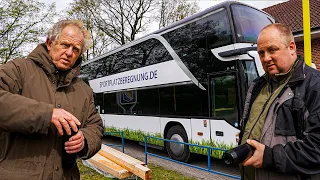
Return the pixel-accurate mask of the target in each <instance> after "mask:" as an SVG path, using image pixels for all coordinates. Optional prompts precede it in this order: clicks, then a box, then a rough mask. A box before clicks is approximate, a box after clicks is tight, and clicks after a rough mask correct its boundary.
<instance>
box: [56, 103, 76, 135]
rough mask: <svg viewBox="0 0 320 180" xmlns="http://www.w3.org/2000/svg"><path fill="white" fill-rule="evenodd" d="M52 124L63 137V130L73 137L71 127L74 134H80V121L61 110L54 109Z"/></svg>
mask: <svg viewBox="0 0 320 180" xmlns="http://www.w3.org/2000/svg"><path fill="white" fill-rule="evenodd" d="M51 123H52V124H54V126H55V127H56V128H57V130H58V133H59V134H60V135H61V136H62V135H63V129H65V131H66V133H67V134H68V135H71V129H70V126H71V128H72V130H73V131H74V132H78V127H77V125H78V126H80V125H81V123H80V121H79V120H78V119H77V118H76V117H75V116H74V115H72V114H71V113H69V112H68V111H66V110H64V109H59V108H54V109H53V112H52V117H51ZM62 128H63V129H62Z"/></svg>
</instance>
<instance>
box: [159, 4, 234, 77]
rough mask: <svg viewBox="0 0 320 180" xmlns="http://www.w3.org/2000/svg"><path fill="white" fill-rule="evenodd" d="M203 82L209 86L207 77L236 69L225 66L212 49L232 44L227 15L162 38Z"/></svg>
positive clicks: (181, 28) (218, 16)
mask: <svg viewBox="0 0 320 180" xmlns="http://www.w3.org/2000/svg"><path fill="white" fill-rule="evenodd" d="M162 36H163V37H164V38H165V39H166V40H167V41H168V42H169V44H170V45H171V47H172V48H173V49H174V51H175V52H176V53H177V55H178V56H179V57H180V59H181V60H182V61H183V63H184V64H185V65H186V66H187V68H188V69H189V70H190V72H191V73H192V74H193V75H194V76H195V77H196V78H197V79H198V81H200V82H202V83H203V82H208V80H207V73H212V72H216V71H224V70H227V69H230V68H232V67H234V62H231V63H229V62H222V61H220V60H218V59H217V58H216V57H214V56H213V54H212V52H211V49H212V48H216V47H219V46H223V45H228V44H231V43H232V39H231V30H230V24H229V20H228V15H227V11H226V10H225V9H222V10H221V11H219V12H217V13H215V14H212V15H210V16H208V17H205V18H202V19H200V20H197V21H195V22H191V23H189V24H187V25H185V26H182V27H179V28H177V29H175V30H173V31H170V32H167V33H165V34H163V35H162Z"/></svg>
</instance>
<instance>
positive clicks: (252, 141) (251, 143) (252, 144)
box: [247, 139, 259, 148]
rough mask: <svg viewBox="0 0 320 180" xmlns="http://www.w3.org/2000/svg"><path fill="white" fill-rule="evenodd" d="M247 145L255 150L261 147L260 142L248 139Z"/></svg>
mask: <svg viewBox="0 0 320 180" xmlns="http://www.w3.org/2000/svg"><path fill="white" fill-rule="evenodd" d="M247 143H248V144H250V145H251V146H253V147H255V148H257V146H258V145H259V142H258V141H256V140H253V139H247Z"/></svg>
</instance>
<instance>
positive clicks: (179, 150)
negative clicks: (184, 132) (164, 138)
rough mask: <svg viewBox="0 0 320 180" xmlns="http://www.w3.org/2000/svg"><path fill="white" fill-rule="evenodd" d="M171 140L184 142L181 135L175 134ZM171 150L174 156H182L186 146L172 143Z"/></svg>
mask: <svg viewBox="0 0 320 180" xmlns="http://www.w3.org/2000/svg"><path fill="white" fill-rule="evenodd" d="M170 140H173V141H178V142H184V141H183V138H182V137H181V136H180V135H179V134H174V135H173V136H171V139H170ZM170 149H171V151H172V153H173V154H174V155H176V156H181V155H182V154H183V151H184V144H179V143H174V142H170Z"/></svg>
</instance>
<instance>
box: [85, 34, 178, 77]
mask: <svg viewBox="0 0 320 180" xmlns="http://www.w3.org/2000/svg"><path fill="white" fill-rule="evenodd" d="M172 59H173V58H172V57H171V55H170V54H169V52H168V51H167V50H166V48H165V47H164V46H163V44H162V43H161V42H159V41H158V40H156V39H149V40H146V41H143V42H141V43H139V44H136V45H134V46H131V47H128V48H126V49H124V50H122V51H119V52H116V53H114V54H111V55H109V56H107V57H104V58H102V59H100V60H97V61H94V62H91V63H89V64H86V65H84V66H82V68H81V74H82V77H84V78H86V79H88V80H92V79H95V78H99V77H104V76H108V75H111V74H116V73H120V72H124V71H128V70H132V69H136V68H140V67H144V66H148V65H151V64H155V63H159V62H164V61H168V60H172Z"/></svg>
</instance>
